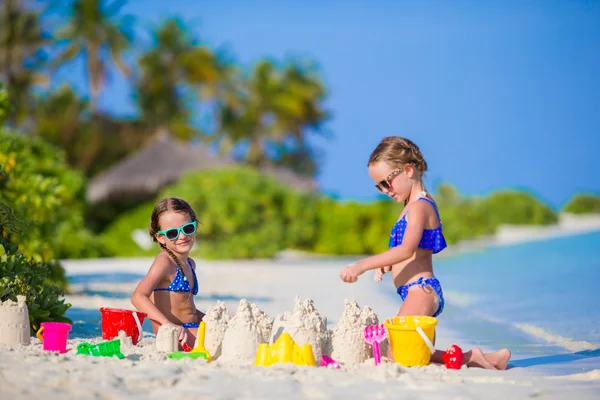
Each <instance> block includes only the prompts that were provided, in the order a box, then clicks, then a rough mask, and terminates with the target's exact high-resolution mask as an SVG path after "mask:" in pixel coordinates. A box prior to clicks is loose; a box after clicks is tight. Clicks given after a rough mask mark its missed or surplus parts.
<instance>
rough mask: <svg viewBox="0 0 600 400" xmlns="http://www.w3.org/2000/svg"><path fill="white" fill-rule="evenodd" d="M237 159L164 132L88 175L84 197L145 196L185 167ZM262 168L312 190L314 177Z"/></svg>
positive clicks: (213, 165) (193, 168)
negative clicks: (148, 142)
mask: <svg viewBox="0 0 600 400" xmlns="http://www.w3.org/2000/svg"><path fill="white" fill-rule="evenodd" d="M234 164H236V162H235V161H234V160H233V159H231V158H229V157H223V156H217V155H212V154H210V153H209V152H208V150H207V149H206V147H205V146H201V145H189V144H187V143H185V142H182V141H180V140H177V139H175V138H172V137H171V136H170V135H168V134H166V133H162V134H159V135H157V138H156V140H154V141H153V142H152V143H150V144H149V145H148V146H146V147H144V148H142V149H141V150H139V151H138V152H135V153H133V154H131V155H130V156H128V157H126V158H125V159H124V160H122V161H120V162H118V163H116V164H115V165H114V166H112V167H111V168H109V169H107V170H106V171H104V172H102V173H100V174H99V175H98V176H96V177H94V178H93V179H91V181H90V184H89V186H88V191H87V198H88V201H89V202H91V203H98V202H101V201H104V200H111V199H115V198H122V197H134V198H136V197H144V196H148V195H152V194H155V193H157V192H158V191H159V190H160V189H161V188H163V187H165V186H167V185H170V184H172V183H174V182H176V181H177V180H178V179H179V177H180V176H181V175H182V174H183V173H185V172H188V171H196V170H203V169H212V168H217V167H222V166H227V165H234ZM260 170H261V172H263V173H265V174H268V175H271V176H273V177H275V178H276V179H277V180H279V181H280V182H282V183H284V184H286V185H289V186H290V187H293V188H294V189H296V190H299V191H302V192H311V191H315V190H316V188H317V186H316V183H315V181H314V180H312V179H307V178H302V177H300V176H298V175H296V174H295V173H294V172H292V171H289V170H288V169H285V168H280V167H274V166H268V167H263V168H261V169H260Z"/></svg>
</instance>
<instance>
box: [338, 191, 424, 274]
mask: <svg viewBox="0 0 600 400" xmlns="http://www.w3.org/2000/svg"><path fill="white" fill-rule="evenodd" d="M427 206H428V204H427V203H426V202H424V201H418V202H415V203H414V204H413V205H412V206H411V208H410V214H407V215H406V219H407V225H406V231H405V232H404V238H403V239H402V244H401V245H400V246H396V247H392V248H391V249H388V250H386V251H384V252H383V253H380V254H377V255H374V256H371V257H367V258H363V259H362V260H360V261H357V262H356V263H354V264H352V265H349V266H347V267H346V268H344V269H343V270H342V272H340V277H341V278H342V280H344V281H345V282H354V281H356V279H358V276H359V275H361V274H363V273H365V272H366V271H369V270H372V269H377V268H381V267H387V266H390V265H394V264H398V263H400V262H402V261H405V260H408V259H409V258H410V257H412V255H413V254H415V252H416V251H417V248H418V247H419V242H420V241H421V237H422V236H423V229H424V228H425V221H426V219H427V214H426V211H427Z"/></svg>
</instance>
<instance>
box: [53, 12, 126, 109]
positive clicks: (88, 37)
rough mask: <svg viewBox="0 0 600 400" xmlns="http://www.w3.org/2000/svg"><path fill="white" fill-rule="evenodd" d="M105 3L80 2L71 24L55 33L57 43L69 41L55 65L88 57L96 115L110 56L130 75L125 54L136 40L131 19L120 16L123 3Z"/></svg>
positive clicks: (87, 67)
mask: <svg viewBox="0 0 600 400" xmlns="http://www.w3.org/2000/svg"><path fill="white" fill-rule="evenodd" d="M103 3H107V2H106V1H102V0H78V1H75V2H74V3H73V6H72V9H71V13H72V15H71V17H70V19H69V21H68V23H67V24H66V25H65V26H64V27H63V28H62V29H61V30H59V32H57V34H56V39H57V42H58V43H61V42H67V43H68V44H67V47H66V49H65V50H64V51H63V52H62V53H61V54H60V55H59V56H58V57H57V59H56V61H55V63H54V64H55V66H58V65H61V64H64V63H65V62H67V61H70V60H72V59H73V58H75V57H76V56H77V55H79V54H82V55H83V56H84V57H85V63H86V73H87V79H88V81H89V87H90V107H91V110H92V113H95V112H96V110H97V107H98V96H99V94H100V91H101V90H102V87H103V85H104V84H105V82H106V77H107V72H108V68H107V58H108V57H109V56H110V57H111V58H112V61H113V62H114V64H115V65H116V66H117V68H118V69H119V71H120V72H121V73H122V74H124V75H126V76H128V75H129V74H130V71H129V68H128V67H127V65H126V64H125V63H124V61H123V58H122V55H123V53H124V52H125V50H127V48H128V47H129V45H130V43H131V42H132V40H133V35H132V34H131V31H130V30H128V25H129V26H130V18H128V17H118V14H119V11H120V9H121V7H122V2H121V1H115V2H113V3H110V4H103Z"/></svg>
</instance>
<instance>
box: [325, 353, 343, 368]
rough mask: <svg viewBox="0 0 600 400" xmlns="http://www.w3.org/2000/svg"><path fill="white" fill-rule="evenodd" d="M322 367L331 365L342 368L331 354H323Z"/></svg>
mask: <svg viewBox="0 0 600 400" xmlns="http://www.w3.org/2000/svg"><path fill="white" fill-rule="evenodd" d="M320 364H321V367H329V366H330V365H331V366H332V367H333V368H335V369H340V364H338V363H337V362H335V360H334V359H333V358H331V357H329V356H326V355H325V354H323V355H322V356H321V363H320Z"/></svg>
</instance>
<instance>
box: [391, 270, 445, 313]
mask: <svg viewBox="0 0 600 400" xmlns="http://www.w3.org/2000/svg"><path fill="white" fill-rule="evenodd" d="M415 285H418V286H419V287H420V288H424V287H425V286H430V287H431V288H432V289H433V290H434V291H435V293H436V294H437V295H438V297H439V298H440V304H439V306H438V309H437V311H436V312H435V314H433V316H434V317H437V316H438V315H440V314H441V313H442V311H444V292H442V285H440V281H438V279H437V278H436V277H431V278H423V277H420V278H419V279H418V280H416V281H414V282H411V283H408V284H406V285H403V286H400V287H399V288H398V289H397V290H396V292H397V293H398V294H399V295H400V297H401V298H402V301H404V300H406V296H407V295H408V288H410V287H411V286H415Z"/></svg>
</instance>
